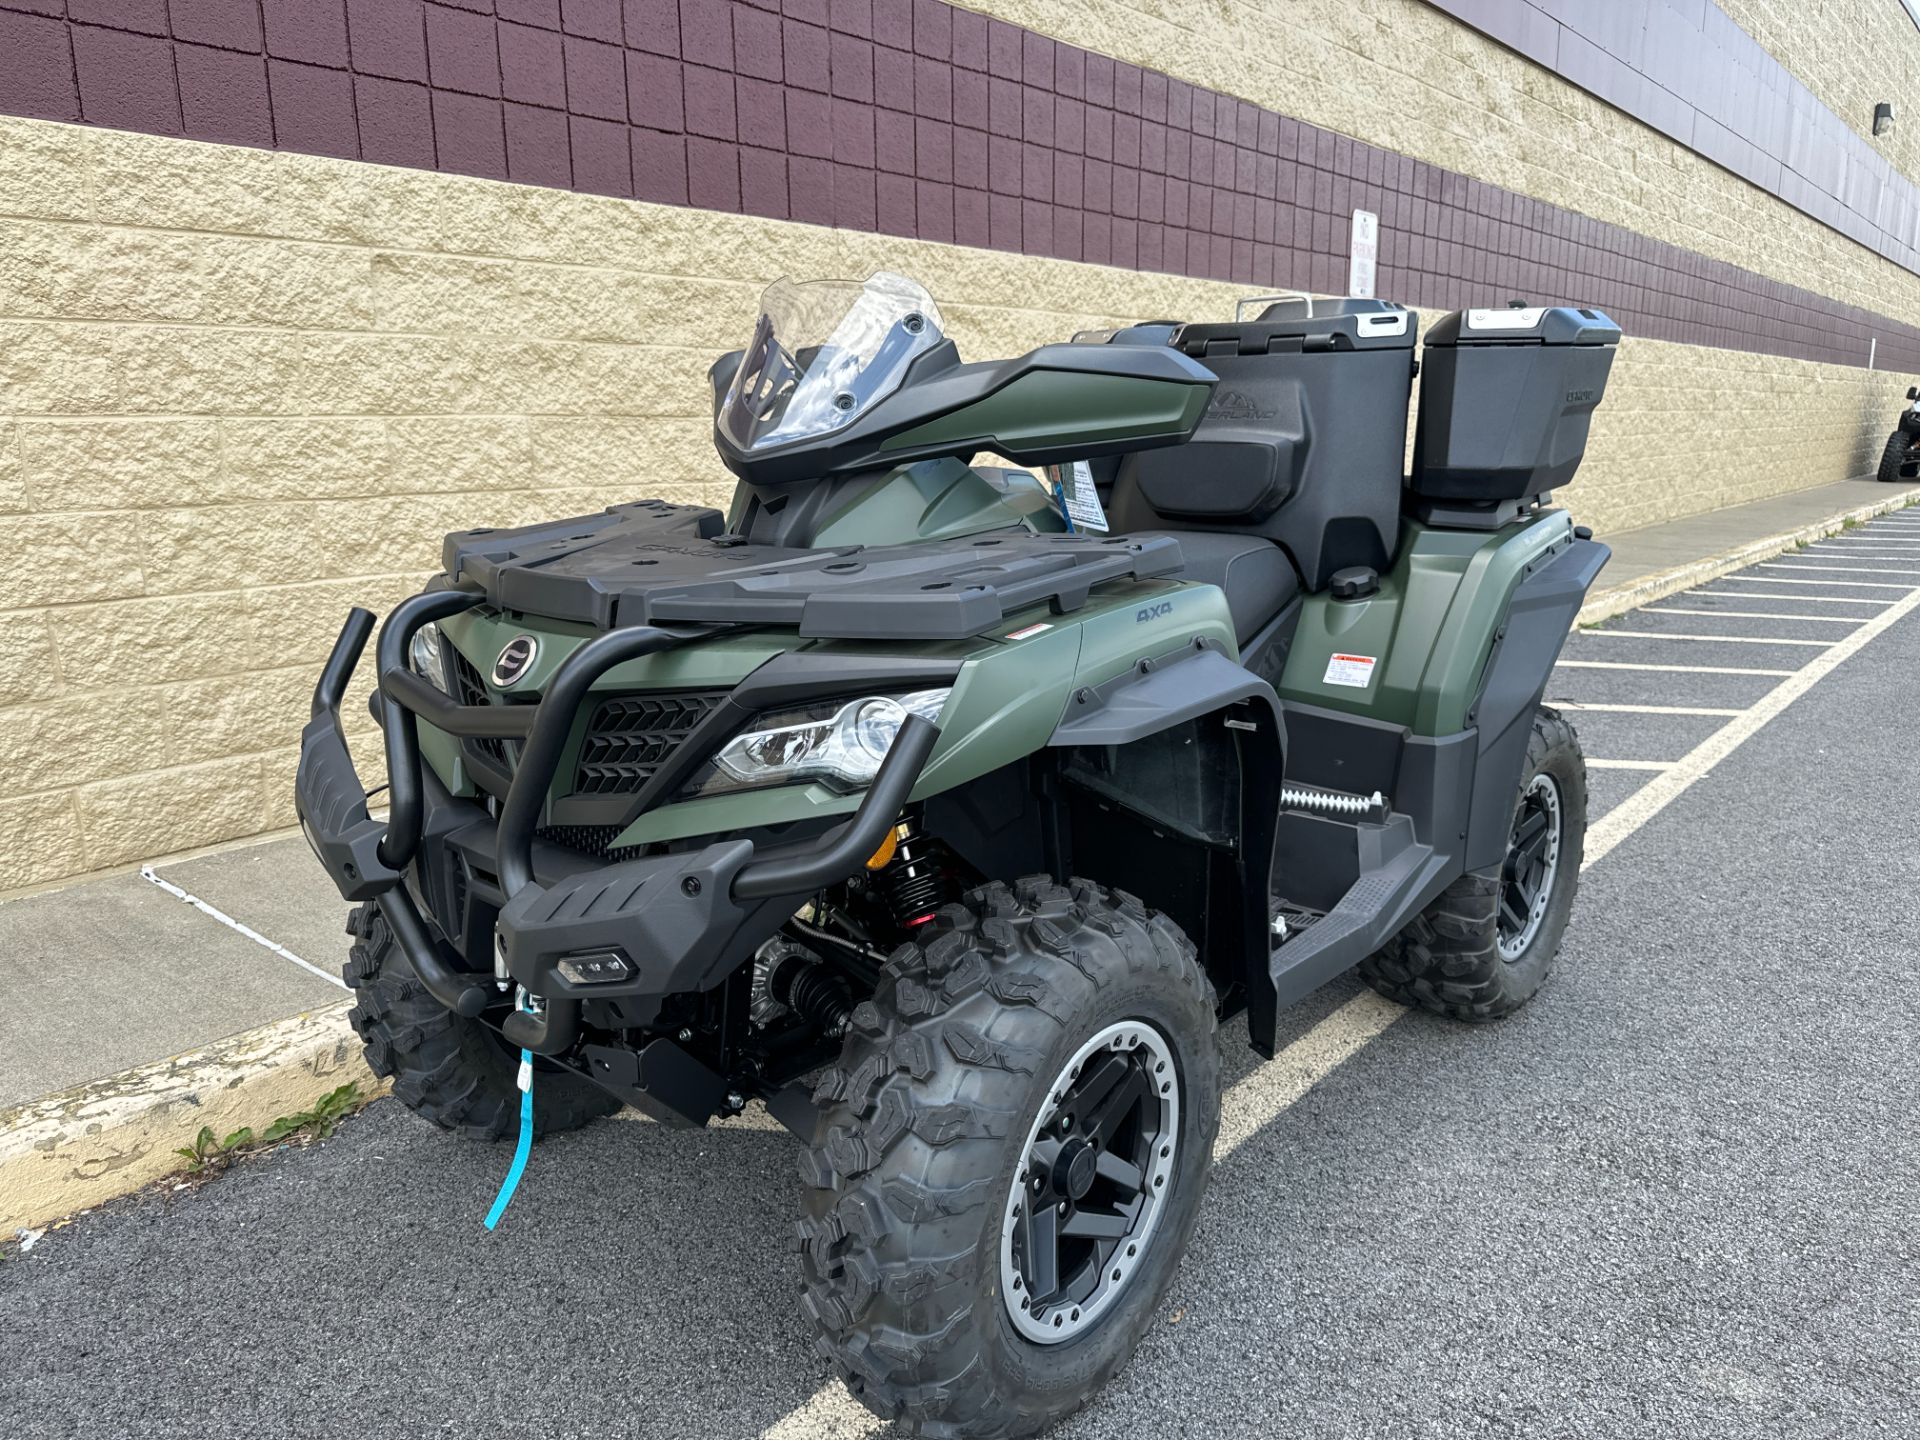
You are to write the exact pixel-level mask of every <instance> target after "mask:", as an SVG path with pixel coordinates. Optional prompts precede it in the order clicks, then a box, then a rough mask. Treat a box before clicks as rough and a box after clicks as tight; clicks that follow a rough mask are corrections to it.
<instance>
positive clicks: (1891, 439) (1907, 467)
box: [1879, 422, 1920, 485]
mask: <svg viewBox="0 0 1920 1440" xmlns="http://www.w3.org/2000/svg"><path fill="white" fill-rule="evenodd" d="M1879 479H1880V483H1881V484H1883V485H1894V484H1898V483H1899V482H1901V481H1903V480H1914V479H1920V435H1915V434H1914V433H1912V432H1911V431H1910V430H1908V428H1907V426H1906V424H1905V423H1904V422H1902V424H1901V426H1900V428H1899V429H1898V430H1896V431H1894V432H1893V434H1891V435H1889V436H1888V437H1887V448H1886V449H1885V450H1882V451H1881V452H1880V472H1879Z"/></svg>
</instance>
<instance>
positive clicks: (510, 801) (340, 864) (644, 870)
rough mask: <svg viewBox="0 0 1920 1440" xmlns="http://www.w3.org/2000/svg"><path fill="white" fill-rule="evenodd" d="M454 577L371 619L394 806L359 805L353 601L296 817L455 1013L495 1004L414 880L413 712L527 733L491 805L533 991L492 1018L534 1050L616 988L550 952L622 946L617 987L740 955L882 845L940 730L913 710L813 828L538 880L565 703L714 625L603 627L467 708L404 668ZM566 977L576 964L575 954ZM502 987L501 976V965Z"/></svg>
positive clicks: (317, 714)
mask: <svg viewBox="0 0 1920 1440" xmlns="http://www.w3.org/2000/svg"><path fill="white" fill-rule="evenodd" d="M484 598H485V597H484V596H482V595H481V594H479V593H477V592H475V591H471V590H464V589H450V590H436V591H429V592H427V593H425V594H422V595H416V596H414V597H413V598H412V599H410V600H406V601H403V602H402V603H401V604H400V605H398V606H396V607H395V609H394V610H393V613H392V614H390V615H389V616H388V617H387V621H386V624H385V625H384V626H383V627H382V629H381V632H380V639H379V643H378V645H377V647H376V652H375V668H376V671H377V674H378V689H377V692H376V698H375V706H374V712H375V716H376V718H377V719H378V720H379V722H380V727H381V731H382V735H383V739H384V743H385V751H386V768H387V785H388V796H389V810H388V815H387V818H386V819H385V820H380V819H377V818H375V817H374V816H373V814H372V813H371V811H370V810H369V808H368V804H367V800H368V796H367V792H366V791H365V789H364V788H363V787H362V785H361V783H360V777H359V774H358V772H357V771H356V770H355V769H354V765H353V759H352V756H351V755H350V753H349V752H348V750H347V743H346V736H345V733H344V731H343V730H342V728H341V723H340V707H341V705H342V703H343V702H344V701H345V698H346V691H347V685H348V683H349V682H350V681H351V680H352V678H353V672H354V669H355V667H356V666H357V665H358V664H359V661H360V656H361V654H362V652H363V651H364V650H365V649H366V644H367V640H368V638H369V636H370V635H371V634H372V632H373V626H374V616H373V614H372V612H370V611H367V610H363V609H357V608H356V609H355V610H353V611H352V612H351V613H350V614H349V615H348V616H347V621H346V624H345V625H344V626H343V627H342V629H341V631H340V636H339V638H338V639H337V640H336V641H335V642H334V646H333V650H332V653H331V654H329V656H328V657H327V662H326V665H325V667H324V668H323V669H322V670H321V673H320V679H319V682H318V683H317V684H316V685H315V687H314V692H313V710H312V718H311V719H309V720H308V722H307V725H306V728H305V729H304V730H302V732H301V736H300V763H299V769H298V772H297V776H296V780H295V786H294V798H295V807H296V809H297V811H298V814H299V817H300V827H301V829H302V831H304V832H305V834H306V837H307V842H308V844H309V845H311V846H312V847H313V851H314V854H315V855H316V856H318V857H319V859H320V863H321V864H322V865H323V866H325V868H326V871H327V874H328V875H329V876H331V877H332V879H333V882H334V885H335V887H336V888H337V889H338V890H339V891H340V894H341V896H342V897H343V898H345V899H347V900H351V901H367V900H378V901H379V903H380V908H381V911H382V913H383V914H384V915H385V916H386V918H387V923H388V925H389V926H390V928H391V929H392V931H393V935H394V939H395V941H396V943H397V944H398V945H399V946H400V948H401V950H402V951H404V952H405V954H406V956H407V959H408V961H409V963H410V964H411V965H412V966H413V969H414V971H415V973H416V974H417V975H418V976H419V977H420V982H421V984H422V985H424V986H425V987H426V989H427V991H428V992H429V993H430V994H431V995H432V996H433V997H434V999H436V1000H438V1001H439V1002H440V1003H441V1004H442V1005H444V1006H446V1008H447V1009H449V1010H451V1011H453V1012H454V1013H455V1014H458V1015H465V1016H477V1015H479V1014H481V1013H482V1012H483V1011H485V1010H487V1009H488V1008H489V1007H492V1006H496V1005H504V1004H505V1003H506V997H505V996H504V995H501V994H499V993H497V992H496V986H495V985H494V983H492V982H493V981H494V979H495V977H494V976H491V975H483V974H480V973H477V972H474V971H469V970H463V969H459V968H457V967H455V966H453V965H450V964H449V963H448V962H447V959H446V952H445V950H444V949H443V948H442V946H441V945H440V944H439V942H438V941H437V940H436V939H435V938H434V935H433V933H432V930H431V929H430V927H429V924H428V922H427V919H426V917H425V916H424V914H423V913H422V910H421V906H420V904H419V903H418V901H417V900H416V898H415V895H414V892H413V889H412V887H411V886H410V885H409V883H408V871H409V868H410V867H411V866H412V865H413V862H414V860H415V857H416V856H417V855H418V854H419V852H420V845H421V840H422V836H423V833H424V829H425V824H426V818H427V810H428V802H427V788H426V778H425V776H424V774H423V767H422V761H421V757H420V739H419V723H420V721H421V720H425V721H426V722H427V723H428V724H430V725H433V726H434V727H435V728H437V729H440V730H443V731H445V732H446V733H448V734H450V735H455V736H461V737H512V738H518V739H521V740H522V742H523V743H522V749H521V754H520V759H519V763H518V765H517V766H516V768H515V770H514V774H513V780H512V783H511V785H510V786H509V788H508V791H507V794H506V798H505V801H504V803H503V804H502V806H501V808H500V811H499V822H498V829H497V831H496V836H495V847H496V861H497V867H498V873H499V877H500V887H501V890H502V893H503V894H504V896H505V898H506V904H505V906H504V907H503V908H502V909H501V911H500V915H499V918H498V920H497V922H496V926H495V934H494V942H495V945H496V946H497V948H498V953H499V955H500V958H501V962H502V965H503V967H504V971H505V974H506V975H508V976H510V977H511V978H512V979H513V980H517V981H518V982H519V983H520V984H521V985H523V986H525V987H526V989H527V991H528V993H529V995H531V996H533V997H535V1004H536V1008H535V1009H533V1010H521V1009H515V1010H513V1011H511V1012H510V1013H508V1014H507V1015H506V1016H505V1017H503V1019H502V1020H501V1022H500V1026H499V1028H500V1031H501V1033H502V1034H503V1035H505V1036H506V1038H507V1040H508V1041H509V1042H510V1043H512V1044H514V1045H517V1046H519V1047H521V1048H522V1049H526V1050H531V1051H533V1052H534V1053H535V1054H539V1055H559V1054H563V1053H565V1052H566V1051H568V1050H570V1049H571V1048H572V1047H573V1045H574V1044H575V1042H576V1041H577V1040H578V1039H579V1036H580V1027H581V1008H582V1003H583V1001H584V1000H586V999H589V998H602V997H606V996H608V995H611V994H614V993H616V991H615V989H614V988H613V987H609V986H607V985H605V984H604V983H602V982H601V981H600V980H599V979H598V978H597V977H594V978H588V979H586V980H570V979H568V978H567V976H566V975H565V974H564V973H563V972H562V971H561V970H560V968H559V966H560V962H562V961H568V960H572V961H576V962H578V961H580V960H583V959H585V960H600V961H602V962H603V963H604V962H605V961H607V959H608V958H609V957H617V962H618V966H617V967H616V968H623V969H624V971H625V977H623V978H626V977H630V978H626V983H624V984H622V985H620V986H618V987H617V992H618V993H620V994H634V993H649V994H669V993H674V992H675V991H679V990H685V989H700V988H705V986H706V985H708V984H711V983H713V982H714V981H715V980H717V979H718V978H720V976H722V975H724V973H725V970H726V968H727V966H728V964H729V963H730V962H732V961H733V960H735V959H737V958H738V957H737V955H736V954H735V953H733V946H732V945H731V944H730V943H729V941H730V939H731V937H732V936H733V935H734V934H735V933H736V932H737V931H739V930H740V929H741V928H742V927H743V925H745V924H746V923H747V922H748V921H749V920H750V918H751V916H752V914H753V912H756V911H758V910H759V909H761V908H764V907H766V906H770V905H774V904H778V903H781V902H785V901H791V902H792V904H791V905H790V906H789V907H788V909H789V911H790V910H791V909H792V908H797V906H798V904H799V903H800V902H801V901H802V900H803V899H804V898H805V897H806V896H808V895H810V894H812V893H814V892H815V891H817V890H820V889H822V888H823V887H825V886H827V885H831V884H833V883H835V882H836V881H838V880H841V879H844V878H845V877H846V876H847V875H849V874H851V873H853V872H854V871H855V870H857V869H858V868H859V867H860V865H861V863H862V862H863V861H864V860H865V859H866V857H867V856H869V855H871V854H872V853H873V852H874V851H875V850H876V849H878V848H879V846H880V844H881V842H882V840H884V838H885V837H886V834H887V832H888V830H889V829H890V828H891V827H892V825H893V824H894V821H895V819H896V818H897V817H898V815H899V813H900V810H901V808H902V806H904V805H905V804H906V801H907V797H908V795H909V793H910V792H911V791H912V789H913V786H914V784H915V783H916V782H917V781H918V780H919V778H920V772H921V770H922V769H923V768H924V767H925V765H926V763H927V759H928V757H929V756H930V755H931V754H932V753H933V747H934V744H935V742H936V741H937V740H938V739H939V737H940V729H939V727H938V726H937V725H935V724H933V723H932V722H930V721H928V720H925V719H922V718H921V717H919V716H911V715H910V716H909V717H908V718H907V720H906V722H905V723H904V724H903V725H902V726H901V728H900V733H899V734H898V735H896V736H895V737H894V742H893V746H892V748H891V749H890V750H889V751H888V752H887V756H886V758H885V759H884V760H883V761H882V762H881V765H880V769H879V773H878V774H877V775H876V776H875V777H874V780H873V784H872V785H871V786H869V787H868V790H867V793H866V796H865V798H864V799H863V800H862V801H861V803H860V805H859V808H858V809H856V810H855V811H854V813H853V815H852V817H851V818H850V819H848V820H847V821H845V822H844V823H843V824H841V825H839V826H836V827H835V828H834V829H831V830H829V831H827V832H826V833H825V834H823V835H821V836H819V837H818V838H817V839H814V840H812V841H808V842H803V843H800V844H797V845H782V846H778V847H771V848H769V849H768V850H767V851H766V852H765V853H760V852H758V851H757V850H756V848H755V846H754V843H753V842H752V841H750V840H746V839H734V840H717V841H715V842H714V843H712V844H710V845H708V846H706V847H705V848H703V849H700V850H697V851H691V852H686V853H680V854H668V855H653V856H646V857H643V858H641V859H637V860H630V861H626V862H624V863H621V864H617V865H611V866H606V867H603V868H600V869H595V870H590V871H586V872H583V873H580V874H575V875H571V876H567V877H564V878H562V879H560V880H557V881H555V882H554V883H553V884H551V885H546V886H543V885H541V884H540V883H539V882H538V880H537V879H536V877H535V875H534V866H533V843H534V831H535V829H536V828H537V827H538V825H539V823H540V816H541V814H542V812H543V810H544V809H545V807H546V802H547V796H548V793H549V791H550V790H551V788H552V785H553V780H554V776H555V774H556V773H557V771H558V768H559V764H560V759H561V756H562V753H563V752H564V750H565V748H566V743H567V739H568V736H569V734H570V733H571V731H572V729H573V726H574V723H575V720H576V717H577V716H578V714H579V712H580V710H581V707H582V705H583V704H584V703H585V701H586V699H587V694H588V691H589V690H590V689H591V688H592V686H593V685H594V683H595V682H596V681H598V680H599V679H600V677H601V676H602V675H604V674H606V673H607V671H609V670H611V669H612V668H613V667H614V666H616V665H620V664H623V663H625V662H626V661H629V660H633V659H636V658H638V657H640V656H642V655H649V654H653V653H655V652H657V651H661V650H666V649H671V648H673V647H675V646H679V645H684V644H687V643H688V642H690V641H694V640H699V639H703V638H705V637H708V636H710V635H713V634H716V633H718V627H714V626H699V627H692V626H689V627H674V628H669V627H666V626H656V625H637V626H631V627H628V628H625V629H618V630H611V631H608V632H606V633H604V634H601V635H598V636H596V637H595V638H593V639H592V640H590V641H588V642H587V643H586V644H584V645H582V646H581V647H580V648H579V649H577V650H575V651H574V652H573V653H572V654H571V655H570V656H568V657H567V659H566V660H565V661H563V662H562V664H561V665H560V667H559V669H558V670H557V671H555V673H554V675H553V677H552V679H551V680H550V681H549V682H548V684H547V686H546V689H545V692H544V693H543V695H542V696H541V699H540V702H539V703H538V704H537V705H512V706H504V705H461V704H458V703H457V702H456V701H454V700H452V699H451V698H450V697H448V696H446V695H444V694H442V693H441V692H440V691H439V690H438V689H436V688H435V687H434V686H432V685H431V684H429V683H427V682H426V681H425V680H423V679H422V678H421V677H419V676H418V675H415V674H414V673H413V672H412V671H411V670H410V669H409V668H408V666H407V663H406V661H407V654H408V650H409V647H410V646H411V645H412V643H413V637H414V636H415V634H417V633H418V632H419V630H420V627H421V626H422V625H425V624H426V623H427V622H428V621H430V620H441V619H445V618H446V617H447V616H450V615H456V614H459V613H460V612H461V611H464V610H468V609H471V608H472V607H473V606H475V605H478V604H480V603H481V601H482V600H483V599H484ZM576 973H581V972H580V971H579V968H578V966H577V965H576ZM500 983H501V984H505V983H507V981H505V980H504V979H503V980H502V981H501V982H500Z"/></svg>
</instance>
